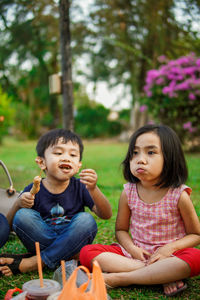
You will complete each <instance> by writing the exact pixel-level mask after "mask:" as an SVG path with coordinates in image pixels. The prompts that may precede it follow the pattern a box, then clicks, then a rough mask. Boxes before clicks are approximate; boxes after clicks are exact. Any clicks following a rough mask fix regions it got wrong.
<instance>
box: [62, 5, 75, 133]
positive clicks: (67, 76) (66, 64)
mask: <svg viewBox="0 0 200 300" xmlns="http://www.w3.org/2000/svg"><path fill="white" fill-rule="evenodd" d="M69 9H70V0H60V2H59V12H60V44H61V70H62V95H63V128H66V129H70V130H73V127H74V116H73V106H74V99H73V84H72V63H71V49H70V41H71V37H70V15H69Z"/></svg>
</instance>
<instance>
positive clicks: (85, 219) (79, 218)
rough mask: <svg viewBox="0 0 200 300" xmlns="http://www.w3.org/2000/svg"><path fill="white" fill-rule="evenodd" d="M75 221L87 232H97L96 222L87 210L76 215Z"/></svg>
mask: <svg viewBox="0 0 200 300" xmlns="http://www.w3.org/2000/svg"><path fill="white" fill-rule="evenodd" d="M76 222H78V223H79V225H80V226H81V227H82V229H83V230H86V231H87V232H90V231H92V232H97V223H96V221H95V219H94V217H93V216H92V215H91V214H90V213H87V212H81V213H79V214H77V215H76Z"/></svg>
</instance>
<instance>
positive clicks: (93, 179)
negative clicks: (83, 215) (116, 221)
mask: <svg viewBox="0 0 200 300" xmlns="http://www.w3.org/2000/svg"><path fill="white" fill-rule="evenodd" d="M79 176H80V179H81V182H82V183H84V184H85V185H86V188H87V189H88V191H89V193H90V196H91V197H92V199H93V201H94V206H93V208H92V211H93V212H94V213H95V214H96V215H97V216H98V217H99V218H101V219H109V218H111V216H112V208H111V205H110V203H109V201H108V199H107V198H106V196H105V195H104V194H103V193H102V192H101V191H100V189H99V188H98V187H97V185H96V184H97V174H96V172H95V171H94V170H92V169H85V170H82V171H81V173H80V174H79Z"/></svg>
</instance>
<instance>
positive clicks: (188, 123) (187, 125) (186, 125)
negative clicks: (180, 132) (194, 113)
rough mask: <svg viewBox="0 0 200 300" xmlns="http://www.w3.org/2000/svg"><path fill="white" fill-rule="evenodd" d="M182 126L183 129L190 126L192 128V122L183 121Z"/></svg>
mask: <svg viewBox="0 0 200 300" xmlns="http://www.w3.org/2000/svg"><path fill="white" fill-rule="evenodd" d="M183 128H184V129H190V128H192V123H191V122H190V121H189V122H187V123H184V124H183Z"/></svg>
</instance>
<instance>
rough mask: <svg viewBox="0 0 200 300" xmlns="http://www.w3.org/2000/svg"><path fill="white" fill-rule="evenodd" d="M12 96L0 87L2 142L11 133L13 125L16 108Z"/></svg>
mask: <svg viewBox="0 0 200 300" xmlns="http://www.w3.org/2000/svg"><path fill="white" fill-rule="evenodd" d="M11 102H12V98H11V97H9V96H8V95H7V94H6V93H4V92H3V91H2V88H1V87H0V144H1V143H2V140H3V137H4V136H5V135H7V134H8V133H9V128H10V126H11V125H12V120H13V116H14V109H13V108H12V106H11V104H12V103H11Z"/></svg>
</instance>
